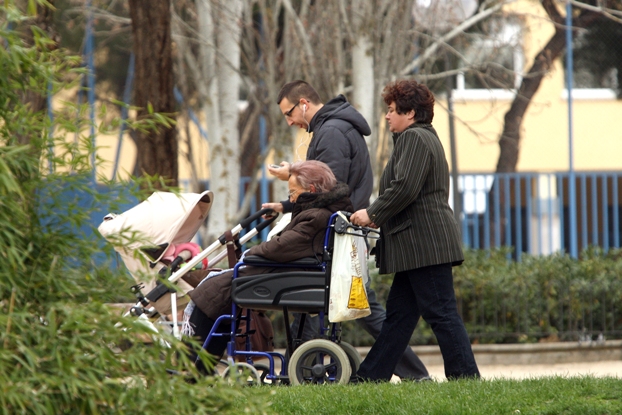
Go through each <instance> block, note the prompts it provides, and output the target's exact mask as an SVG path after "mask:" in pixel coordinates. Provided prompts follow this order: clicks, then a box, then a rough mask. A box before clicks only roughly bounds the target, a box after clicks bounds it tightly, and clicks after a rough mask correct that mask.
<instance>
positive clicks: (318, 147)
mask: <svg viewBox="0 0 622 415" xmlns="http://www.w3.org/2000/svg"><path fill="white" fill-rule="evenodd" d="M277 104H278V106H279V108H280V109H281V113H282V114H283V116H285V120H286V121H287V124H288V125H289V126H290V127H291V126H296V127H298V128H302V129H304V130H306V131H307V132H308V133H313V136H312V138H311V142H310V143H309V148H308V150H307V160H318V161H322V162H324V163H326V164H327V165H328V166H329V167H330V168H331V170H332V171H333V174H334V175H335V177H336V178H337V180H338V181H340V182H344V183H347V184H348V187H349V188H350V200H351V201H352V205H353V206H354V210H355V211H356V210H359V209H365V208H367V207H368V206H369V197H370V196H371V193H372V190H373V175H372V170H371V162H370V159H369V151H368V149H367V143H366V142H365V139H364V138H363V136H366V135H369V134H371V129H370V128H369V124H367V121H365V118H364V117H363V116H362V115H361V114H360V113H359V112H358V111H357V110H356V109H355V108H354V107H353V106H352V105H350V103H348V101H347V100H346V98H345V97H344V96H343V95H339V96H337V97H336V98H333V99H331V100H330V101H328V102H327V103H326V104H323V103H322V101H321V100H320V96H319V95H318V93H317V92H316V91H315V89H314V88H313V87H312V86H311V85H309V84H308V83H307V82H305V81H300V80H298V81H293V82H289V83H287V84H285V85H284V86H283V87H282V88H281V91H280V92H279V95H278V97H277ZM289 165H290V164H289V163H288V162H286V161H283V162H281V164H280V167H279V168H276V167H269V168H268V170H269V172H270V173H271V174H272V175H274V176H276V177H277V178H279V179H280V180H288V179H289ZM292 207H293V203H291V202H290V201H289V200H284V201H282V202H279V203H264V204H263V205H262V208H270V209H274V210H276V211H278V212H291V211H292ZM366 289H367V295H368V300H369V306H370V308H371V315H369V316H367V317H365V318H362V319H358V320H357V322H358V323H359V324H360V325H361V326H362V327H363V328H364V329H365V331H367V332H368V333H369V334H370V335H371V336H372V337H373V338H374V339H375V338H376V337H378V334H380V330H381V329H382V323H383V322H384V319H385V316H386V311H385V309H384V308H383V307H382V306H381V305H380V304H379V303H378V301H377V300H376V293H375V292H374V291H373V290H372V289H371V287H370V286H369V284H368V285H367V287H366ZM306 321H307V322H306V323H305V328H304V333H303V340H309V339H311V338H313V337H314V336H315V335H317V332H318V330H319V321H318V318H317V317H314V318H307V320H306ZM299 324H300V316H299V315H296V318H295V320H294V323H293V325H292V329H293V330H294V333H295V332H296V331H297V330H298V326H299ZM395 374H396V375H397V376H399V377H400V378H402V379H411V380H421V379H429V375H428V371H427V369H426V367H425V365H424V364H423V363H422V362H421V360H419V358H418V357H417V355H416V354H415V353H414V352H413V351H412V349H411V348H410V347H408V348H406V350H405V352H404V354H403V356H402V358H401V359H400V361H399V363H398V365H397V367H396V368H395Z"/></svg>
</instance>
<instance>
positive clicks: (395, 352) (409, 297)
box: [358, 264, 479, 380]
mask: <svg viewBox="0 0 622 415" xmlns="http://www.w3.org/2000/svg"><path fill="white" fill-rule="evenodd" d="M420 317H423V319H424V320H425V321H426V322H427V323H428V324H429V325H430V327H431V328H432V331H433V332H434V335H435V336H436V339H437V341H438V345H439V347H440V349H441V354H442V355H443V361H444V364H445V376H447V378H449V379H452V378H462V377H479V370H478V368H477V364H476V363H475V357H474V356H473V350H472V349H471V343H470V341H469V336H468V335H467V332H466V329H465V328H464V323H463V322H462V319H461V318H460V315H459V314H458V308H457V306H456V295H455V292H454V287H453V275H452V272H451V264H440V265H433V266H429V267H422V268H417V269H412V270H408V271H402V272H398V273H396V274H395V277H394V279H393V284H392V285H391V291H390V292H389V297H388V299H387V317H386V320H385V321H384V324H383V325H382V330H381V331H380V335H379V336H378V338H377V339H376V343H374V345H373V346H372V348H371V350H370V351H369V354H368V355H367V357H366V358H365V360H364V361H363V363H362V364H361V367H360V368H359V370H358V375H359V376H360V377H362V378H365V379H369V380H389V379H391V375H392V374H393V371H394V370H395V366H396V365H397V362H398V361H399V359H400V356H401V353H402V352H403V350H404V347H406V345H408V341H409V340H410V337H411V335H412V333H413V331H414V330H415V327H416V326H417V322H418V321H419V318H420Z"/></svg>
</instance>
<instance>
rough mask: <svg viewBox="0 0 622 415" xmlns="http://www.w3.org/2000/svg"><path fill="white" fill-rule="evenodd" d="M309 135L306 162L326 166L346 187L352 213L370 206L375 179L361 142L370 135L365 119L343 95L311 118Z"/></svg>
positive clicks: (364, 144) (365, 148)
mask: <svg viewBox="0 0 622 415" xmlns="http://www.w3.org/2000/svg"><path fill="white" fill-rule="evenodd" d="M309 131H310V132H312V133H313V138H312V139H311V142H310V143H309V149H308V150H307V160H318V161H322V162H324V163H326V164H328V166H329V167H330V169H331V170H332V171H333V174H334V175H335V177H336V178H337V180H338V181H340V182H344V183H347V184H348V187H349V188H350V192H351V193H350V200H351V201H352V205H353V206H354V210H359V209H363V208H366V207H367V206H369V197H370V196H371V192H372V190H373V185H374V178H373V174H372V171H371V161H370V159H369V151H368V150H367V143H366V142H365V139H364V138H363V136H364V135H369V134H371V129H370V128H369V125H368V124H367V121H365V118H363V116H362V115H361V114H360V113H359V112H358V111H357V110H356V109H354V107H353V106H352V105H350V104H349V103H348V101H347V100H346V98H345V97H344V96H343V95H339V96H338V97H336V98H333V99H331V100H330V101H328V102H327V103H326V104H324V106H323V107H322V108H320V110H319V111H318V112H317V113H316V114H315V115H314V116H313V119H312V120H311V123H310V124H309ZM282 203H283V208H284V210H285V211H286V212H287V211H289V210H290V209H291V207H290V206H291V205H290V204H289V202H287V201H283V202H282Z"/></svg>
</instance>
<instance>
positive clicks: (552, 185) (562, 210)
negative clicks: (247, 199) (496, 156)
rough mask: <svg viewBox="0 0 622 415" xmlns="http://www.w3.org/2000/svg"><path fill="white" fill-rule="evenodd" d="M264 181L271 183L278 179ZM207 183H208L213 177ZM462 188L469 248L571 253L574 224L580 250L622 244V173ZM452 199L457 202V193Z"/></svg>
mask: <svg viewBox="0 0 622 415" xmlns="http://www.w3.org/2000/svg"><path fill="white" fill-rule="evenodd" d="M570 177H574V180H575V188H576V198H575V200H574V203H575V209H574V211H575V212H576V217H575V218H573V217H572V215H571V213H570V212H571V209H570V208H571V203H573V201H572V200H571V198H570V197H569V185H570ZM263 180H265V182H266V183H265V186H267V185H268V184H270V183H271V182H272V179H263ZM249 183H250V178H248V177H242V178H241V179H240V197H243V196H244V194H245V192H246V189H247V188H248V185H249ZM202 184H203V185H204V186H206V188H207V185H208V183H207V182H205V183H202ZM182 186H184V183H182ZM260 188H261V186H260ZM453 189H454V188H453V186H452V191H453ZM458 190H459V191H460V194H461V196H462V209H463V211H462V215H461V219H462V220H461V224H460V226H461V230H462V240H463V242H464V245H465V246H467V247H470V248H480V249H491V248H498V247H512V248H513V251H514V254H513V255H514V258H515V259H516V260H518V261H520V259H521V256H522V255H523V254H524V253H528V254H532V255H547V254H552V253H555V252H568V253H569V252H570V235H571V230H572V227H574V228H575V229H576V234H577V235H578V247H579V250H583V249H586V248H587V247H588V246H596V247H600V248H602V249H603V251H605V252H607V251H608V250H609V249H611V248H620V244H621V242H622V172H583V173H577V172H575V173H573V175H572V176H571V175H570V174H569V173H567V172H564V173H503V174H461V175H460V176H459V178H458ZM216 197H218V195H216ZM263 198H267V199H268V200H261V199H263ZM272 199H273V197H272V196H271V194H270V192H265V191H264V192H260V191H257V194H256V195H253V196H252V198H251V203H250V206H251V207H250V210H251V212H250V213H249V214H252V213H253V212H255V211H257V210H258V209H261V203H263V202H270V201H274V200H272ZM449 200H450V203H451V201H452V200H453V199H452V197H450V198H449Z"/></svg>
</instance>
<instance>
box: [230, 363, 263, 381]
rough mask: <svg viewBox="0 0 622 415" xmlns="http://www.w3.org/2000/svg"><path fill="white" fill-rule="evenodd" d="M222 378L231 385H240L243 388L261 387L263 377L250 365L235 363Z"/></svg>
mask: <svg viewBox="0 0 622 415" xmlns="http://www.w3.org/2000/svg"><path fill="white" fill-rule="evenodd" d="M222 377H223V378H224V379H227V381H228V382H229V383H230V384H238V385H241V386H252V385H261V377H260V376H259V372H257V369H255V368H254V367H253V365H249V364H248V363H234V364H232V365H230V366H228V367H227V368H226V369H225V370H224V372H222Z"/></svg>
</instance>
